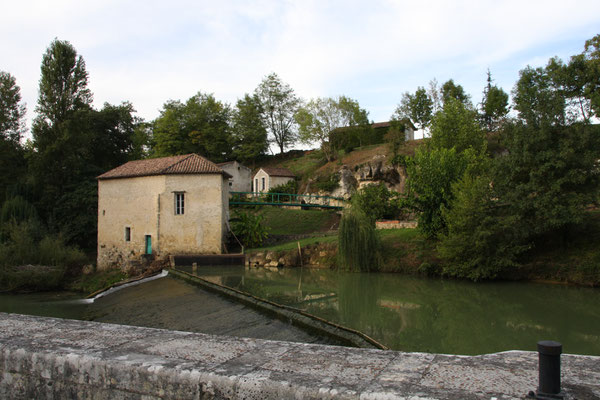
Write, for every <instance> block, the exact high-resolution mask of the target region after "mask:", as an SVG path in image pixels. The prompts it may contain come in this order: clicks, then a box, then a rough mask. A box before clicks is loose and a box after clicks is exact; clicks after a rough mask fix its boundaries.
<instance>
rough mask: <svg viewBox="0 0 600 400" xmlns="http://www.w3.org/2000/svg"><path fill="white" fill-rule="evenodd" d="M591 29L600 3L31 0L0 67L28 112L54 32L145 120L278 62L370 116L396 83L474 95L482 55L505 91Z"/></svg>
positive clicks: (104, 88) (223, 92)
mask: <svg viewBox="0 0 600 400" xmlns="http://www.w3.org/2000/svg"><path fill="white" fill-rule="evenodd" d="M599 33H600V1H598V0H594V1H586V0H572V1H564V0H563V1H554V0H546V1H537V0H536V1H527V0H518V1H516V0H514V1H513V0H507V1H502V0H497V1H392V0H374V1H326V0H321V1H310V0H306V1H300V0H298V1H285V0H281V1H276V0H272V1H271V0H256V1H250V0H248V1H244V0H239V1H226V0H222V1H212V2H208V1H178V0H173V1H169V2H167V1H160V2H159V1H143V2H142V1H120V0H103V1H81V0H78V1H70V0H69V1H67V0H61V1H59V0H53V1H47V0H43V1H28V0H22V1H17V2H9V3H8V2H7V3H6V4H4V5H3V6H2V13H1V14H0V37H2V40H1V41H0V54H2V57H1V58H0V70H4V71H7V72H10V73H11V74H12V75H14V76H15V77H16V79H17V84H18V85H19V86H20V87H21V91H22V94H23V98H24V100H25V101H26V103H27V117H28V119H31V118H32V117H33V116H34V108H35V104H36V101H37V89H38V81H39V74H40V72H39V71H40V62H41V58H42V55H43V53H44V51H45V49H46V47H47V46H48V44H49V43H50V42H51V41H52V39H54V38H55V37H57V38H59V39H61V40H68V41H70V42H71V43H72V44H73V45H74V46H75V48H76V49H77V51H78V52H79V54H81V55H82V56H83V57H84V59H85V61H86V64H87V70H88V72H89V75H90V77H89V86H90V88H91V90H92V91H93V93H94V104H95V106H96V107H101V106H102V104H103V103H104V102H106V101H107V102H110V103H113V104H118V103H120V102H122V101H130V102H132V103H133V105H134V107H135V108H136V109H137V110H138V114H139V116H141V117H143V118H144V119H146V120H151V119H154V118H156V117H157V116H158V113H159V109H160V108H161V107H162V105H163V103H164V102H165V101H167V100H169V99H181V100H185V99H187V98H189V97H191V96H192V95H194V94H195V93H197V92H198V91H202V92H207V93H213V94H214V95H215V97H216V98H217V99H219V100H222V101H226V102H228V103H234V102H235V101H236V100H237V99H238V98H240V97H242V96H243V95H244V93H250V92H252V91H253V90H254V89H255V87H256V86H257V85H258V83H259V82H260V80H261V79H262V78H263V77H264V76H265V75H267V74H268V73H270V72H276V73H277V74H279V76H280V77H281V78H282V80H284V81H285V82H287V83H289V84H290V85H291V86H292V87H293V88H294V89H295V91H296V93H297V94H298V95H299V96H301V97H302V98H304V99H310V98H312V97H317V96H336V95H340V94H344V95H346V96H349V97H352V98H354V99H356V100H358V101H359V103H360V104H361V106H362V107H364V108H365V109H367V111H369V113H370V118H371V119H372V120H374V121H376V122H377V121H385V120H388V118H389V117H390V115H391V114H392V113H393V111H394V109H395V108H396V105H397V104H398V102H399V101H400V98H401V96H402V93H404V92H406V91H410V92H414V91H415V90H416V88H417V87H418V86H427V84H428V82H429V81H430V80H431V79H433V78H436V79H437V80H438V82H439V83H443V82H444V81H446V80H447V79H450V78H453V79H454V80H455V82H456V83H459V84H461V85H463V86H464V87H465V89H466V90H467V92H468V93H470V94H471V95H472V98H473V100H474V102H476V103H477V102H479V101H480V99H481V91H482V90H483V86H484V84H485V78H486V70H487V68H488V67H489V68H490V69H491V71H492V75H493V78H494V79H495V80H496V83H497V84H498V85H499V86H501V87H503V88H504V89H505V90H506V91H507V92H510V91H511V89H512V87H513V85H514V83H515V82H516V80H517V79H518V72H519V70H520V69H522V68H524V67H525V66H526V65H528V64H529V65H532V66H541V65H544V64H545V63H546V62H547V61H548V59H549V58H550V57H552V56H555V55H557V56H559V57H561V58H563V59H567V58H568V57H569V56H571V55H573V54H576V53H579V52H581V51H582V50H583V45H584V42H585V40H586V39H589V38H591V37H593V36H595V35H596V34H599Z"/></svg>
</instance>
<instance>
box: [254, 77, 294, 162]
mask: <svg viewBox="0 0 600 400" xmlns="http://www.w3.org/2000/svg"><path fill="white" fill-rule="evenodd" d="M256 95H257V96H258V97H259V98H260V100H261V102H262V104H263V107H264V114H263V118H264V120H265V124H266V126H267V129H268V130H269V133H270V134H271V136H272V140H273V142H274V143H276V144H277V146H279V151H280V153H283V152H284V151H285V149H286V148H287V147H289V146H292V145H293V144H294V143H295V142H296V140H297V137H298V135H297V132H296V126H295V119H294V115H295V114H296V111H298V108H299V107H300V105H301V100H300V99H299V98H298V97H296V94H295V93H294V89H292V88H291V87H290V85H288V84H287V83H284V82H282V81H281V79H280V78H279V76H278V75H277V74H276V73H271V74H270V75H268V76H266V77H265V78H264V79H263V80H262V82H261V83H260V84H259V85H258V87H257V88H256Z"/></svg>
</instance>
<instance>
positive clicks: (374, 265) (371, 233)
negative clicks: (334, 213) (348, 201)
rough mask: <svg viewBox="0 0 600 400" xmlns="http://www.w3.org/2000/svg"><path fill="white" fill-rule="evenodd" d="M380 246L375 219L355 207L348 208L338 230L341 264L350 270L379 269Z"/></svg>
mask: <svg viewBox="0 0 600 400" xmlns="http://www.w3.org/2000/svg"><path fill="white" fill-rule="evenodd" d="M380 247H381V243H380V241H379V237H378V236H377V234H376V232H375V221H374V220H372V219H371V218H369V217H367V216H366V215H365V214H364V213H362V211H361V210H359V209H357V208H355V207H351V208H350V209H346V210H345V211H344V213H343V215H342V220H341V221H340V229H339V231H338V258H339V262H340V266H341V267H342V268H344V269H348V270H350V271H377V270H378V269H379V266H380V259H381V256H380Z"/></svg>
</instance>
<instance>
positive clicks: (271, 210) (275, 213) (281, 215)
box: [256, 206, 339, 236]
mask: <svg viewBox="0 0 600 400" xmlns="http://www.w3.org/2000/svg"><path fill="white" fill-rule="evenodd" d="M256 214H259V215H261V216H262V217H263V225H265V226H266V227H267V228H268V231H269V235H270V236H274V235H306V234H311V233H318V234H322V233H324V232H329V231H330V230H332V229H335V227H337V225H338V224H339V215H338V214H337V213H336V211H332V210H321V209H316V208H310V209H308V210H294V209H288V208H283V207H270V206H266V207H261V208H260V209H259V210H257V211H256Z"/></svg>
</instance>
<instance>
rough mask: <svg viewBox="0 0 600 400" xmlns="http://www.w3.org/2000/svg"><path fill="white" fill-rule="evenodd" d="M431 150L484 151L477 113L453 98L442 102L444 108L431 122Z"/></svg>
mask: <svg viewBox="0 0 600 400" xmlns="http://www.w3.org/2000/svg"><path fill="white" fill-rule="evenodd" d="M428 145H429V146H430V147H431V148H445V149H451V148H455V149H456V152H457V153H461V152H463V151H464V150H466V149H469V148H472V149H473V150H475V152H476V153H482V152H483V151H485V146H486V142H485V135H484V133H483V131H482V130H481V127H480V126H479V123H478V121H477V113H476V112H475V111H474V110H471V109H469V108H467V106H465V105H464V103H461V102H459V101H458V100H456V99H454V98H452V97H451V98H448V100H446V101H445V102H444V108H443V109H442V110H441V111H439V112H437V113H436V114H435V115H434V116H433V119H432V121H431V140H430V142H429V143H428Z"/></svg>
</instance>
